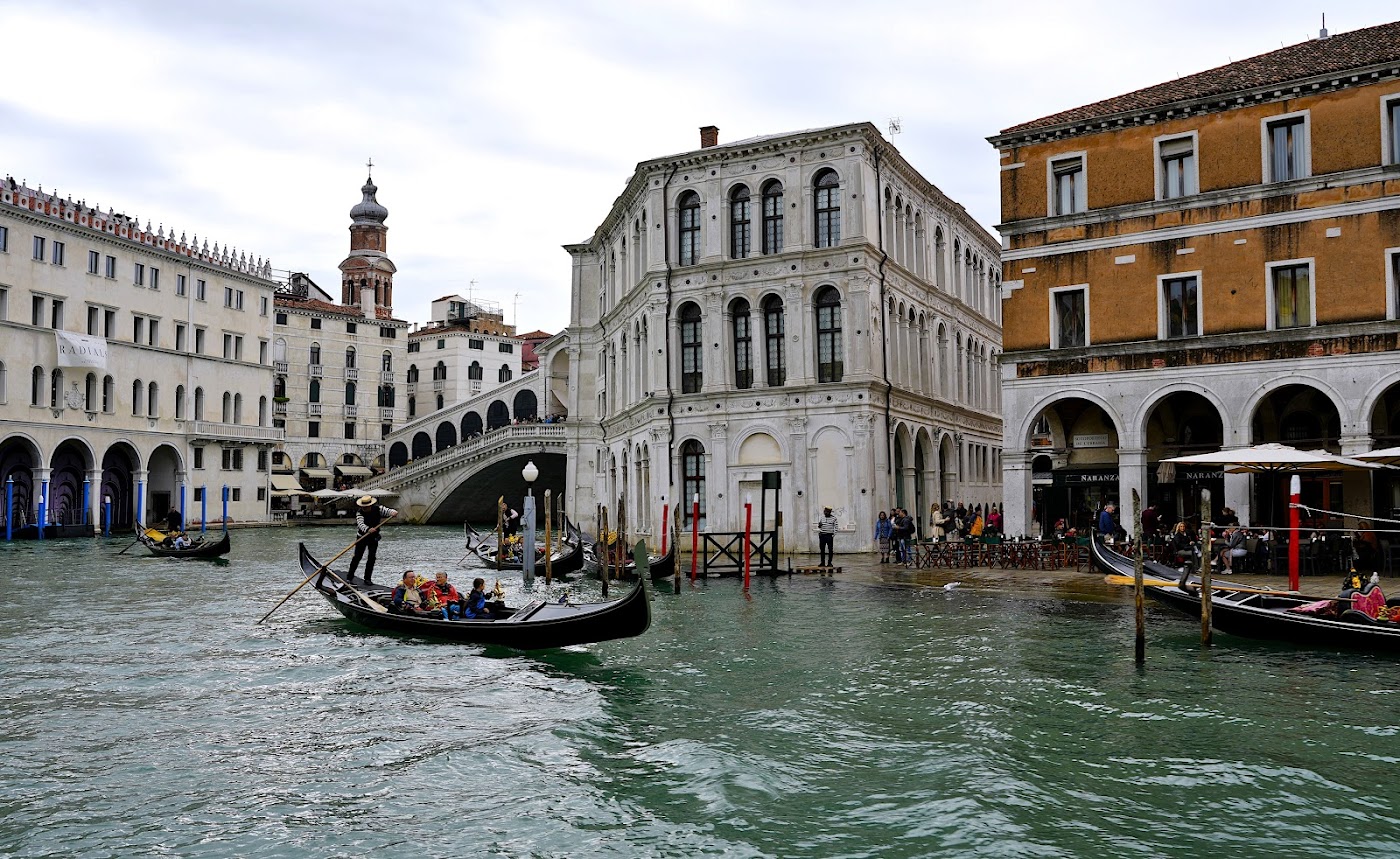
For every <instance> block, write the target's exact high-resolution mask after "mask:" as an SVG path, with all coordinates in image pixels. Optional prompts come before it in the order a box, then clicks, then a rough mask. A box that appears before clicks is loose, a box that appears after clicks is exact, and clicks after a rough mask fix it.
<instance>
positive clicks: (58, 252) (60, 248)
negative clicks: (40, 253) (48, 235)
mask: <svg viewBox="0 0 1400 859" xmlns="http://www.w3.org/2000/svg"><path fill="white" fill-rule="evenodd" d="M64 250H65V246H64V244H63V242H60V241H58V240H57V239H55V240H54V243H53V254H51V261H52V262H53V264H54V265H63V255H64Z"/></svg>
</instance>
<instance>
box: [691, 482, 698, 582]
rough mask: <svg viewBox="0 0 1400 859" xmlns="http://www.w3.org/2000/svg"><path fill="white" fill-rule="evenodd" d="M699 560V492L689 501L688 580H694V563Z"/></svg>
mask: <svg viewBox="0 0 1400 859" xmlns="http://www.w3.org/2000/svg"><path fill="white" fill-rule="evenodd" d="M699 561H700V493H699V492H697V493H695V499H694V500H693V501H691V503H690V580H691V581H692V582H693V581H695V565H696V564H697V563H699Z"/></svg>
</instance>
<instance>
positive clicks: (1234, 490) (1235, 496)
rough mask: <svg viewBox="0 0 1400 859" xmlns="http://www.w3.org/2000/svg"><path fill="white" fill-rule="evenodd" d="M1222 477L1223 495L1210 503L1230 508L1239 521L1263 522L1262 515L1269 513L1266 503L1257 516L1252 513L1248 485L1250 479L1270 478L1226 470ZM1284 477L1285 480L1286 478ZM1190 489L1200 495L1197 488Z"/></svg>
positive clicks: (1260, 523)
mask: <svg viewBox="0 0 1400 859" xmlns="http://www.w3.org/2000/svg"><path fill="white" fill-rule="evenodd" d="M1224 478H1225V497H1224V498H1223V499H1220V500H1214V499H1213V500H1212V501H1211V504H1212V505H1215V504H1220V505H1223V506H1225V507H1229V508H1231V509H1232V510H1234V511H1235V514H1236V515H1237V516H1239V517H1240V521H1241V522H1248V523H1249V524H1251V525H1256V524H1257V525H1263V524H1265V523H1264V521H1263V520H1264V517H1266V516H1268V515H1269V511H1268V507H1267V505H1266V506H1265V509H1263V510H1261V511H1259V515H1258V516H1257V517H1256V516H1255V515H1254V513H1253V511H1252V510H1251V509H1250V508H1251V507H1252V506H1253V505H1251V503H1250V492H1249V487H1250V482H1251V480H1256V479H1257V480H1271V479H1272V478H1269V477H1259V478H1255V477H1253V476H1252V475H1249V474H1230V473H1228V472H1227V473H1226V474H1225V475H1224ZM1284 479H1285V480H1287V478H1284ZM1191 491H1192V492H1194V493H1195V494H1196V495H1197V497H1199V496H1200V490H1199V489H1193V490H1191Z"/></svg>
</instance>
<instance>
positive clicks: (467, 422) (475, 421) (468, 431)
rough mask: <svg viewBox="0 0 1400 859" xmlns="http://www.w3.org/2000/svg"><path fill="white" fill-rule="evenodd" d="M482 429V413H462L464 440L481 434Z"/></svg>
mask: <svg viewBox="0 0 1400 859" xmlns="http://www.w3.org/2000/svg"><path fill="white" fill-rule="evenodd" d="M481 431H482V424H481V415H479V414H477V413H476V412H467V413H466V414H464V415H462V441H466V440H467V439H469V438H472V437H473V436H478V435H481Z"/></svg>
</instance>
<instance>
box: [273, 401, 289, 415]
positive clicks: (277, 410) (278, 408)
mask: <svg viewBox="0 0 1400 859" xmlns="http://www.w3.org/2000/svg"><path fill="white" fill-rule="evenodd" d="M272 413H273V414H274V415H282V416H283V417H286V415H287V404H286V403H273V404H272Z"/></svg>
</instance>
